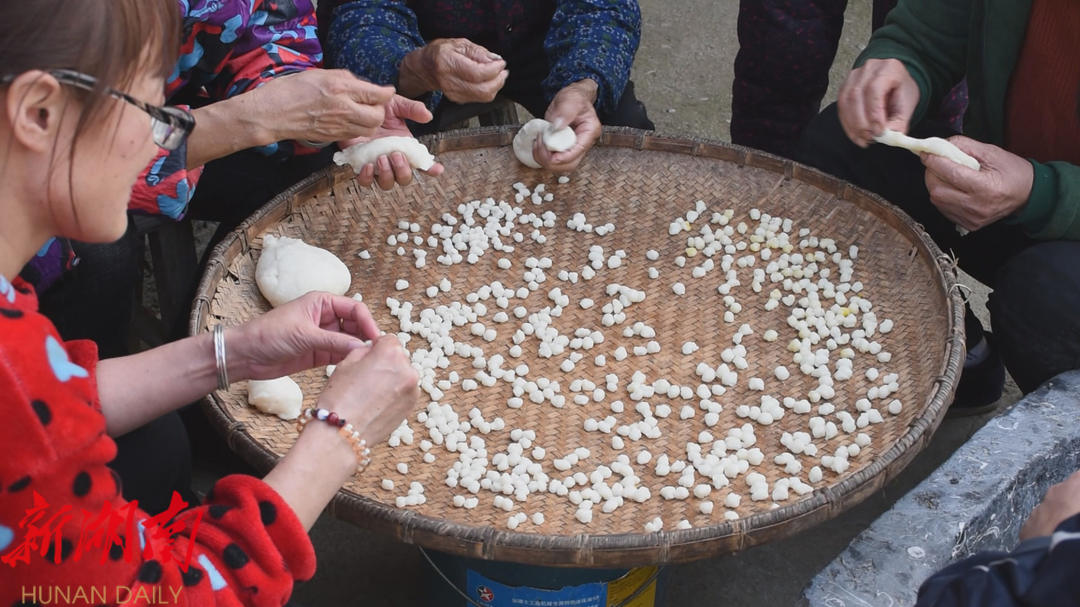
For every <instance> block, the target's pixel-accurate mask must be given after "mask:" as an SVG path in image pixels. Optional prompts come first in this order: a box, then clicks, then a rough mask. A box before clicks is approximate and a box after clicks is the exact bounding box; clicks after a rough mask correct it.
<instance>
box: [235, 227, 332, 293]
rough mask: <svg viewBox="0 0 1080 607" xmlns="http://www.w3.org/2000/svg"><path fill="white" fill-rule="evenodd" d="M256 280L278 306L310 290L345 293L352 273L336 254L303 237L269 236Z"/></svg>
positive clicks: (257, 269)
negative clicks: (305, 240)
mask: <svg viewBox="0 0 1080 607" xmlns="http://www.w3.org/2000/svg"><path fill="white" fill-rule="evenodd" d="M255 283H256V284H257V285H259V291H260V292H262V294H263V297H265V298H266V299H267V301H269V302H270V305H272V306H274V307H275V308H276V307H278V306H280V305H282V304H285V303H288V302H290V301H292V300H294V299H296V298H298V297H300V296H302V295H304V294H305V293H308V292H310V291H328V292H330V293H333V294H335V295H344V294H345V291H348V290H349V285H350V284H351V283H352V273H351V272H349V268H348V267H346V266H345V264H344V263H342V261H341V260H340V259H338V258H337V256H336V255H334V254H333V253H331V252H330V251H327V250H326V249H320V248H319V247H313V246H311V245H309V244H308V243H306V242H304V241H303V240H299V239H296V238H289V237H287V236H282V237H280V238H279V237H277V236H272V235H269V234H268V235H266V236H264V237H263V248H262V254H261V255H260V256H259V263H258V264H256V266H255Z"/></svg>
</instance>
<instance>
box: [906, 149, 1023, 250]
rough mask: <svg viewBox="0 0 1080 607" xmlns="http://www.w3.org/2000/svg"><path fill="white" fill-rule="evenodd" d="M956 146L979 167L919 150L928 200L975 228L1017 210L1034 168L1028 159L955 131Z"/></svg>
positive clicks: (960, 222) (949, 215) (954, 220)
mask: <svg viewBox="0 0 1080 607" xmlns="http://www.w3.org/2000/svg"><path fill="white" fill-rule="evenodd" d="M949 141H951V142H952V143H953V144H954V145H956V147H958V148H960V149H961V150H963V151H965V152H967V153H968V154H970V155H971V156H974V157H975V159H976V160H978V161H979V164H980V165H982V167H981V169H980V170H978V171H975V170H972V169H969V168H967V167H964V166H961V165H959V164H957V163H955V162H953V161H951V160H949V159H947V158H942V157H941V156H935V155H933V154H925V153H924V154H921V155H920V157H921V158H922V162H923V164H924V165H925V166H926V189H927V190H928V191H929V192H930V202H932V203H934V206H936V207H937V208H938V210H939V211H941V214H942V215H944V216H946V217H948V218H949V219H950V220H952V221H953V222H954V223H956V224H957V225H959V226H961V227H964V228H966V229H968V230H972V231H974V230H978V229H979V228H981V227H984V226H987V225H989V224H991V223H994V222H995V221H998V220H999V219H1002V218H1003V217H1006V216H1008V215H1010V214H1012V213H1015V212H1017V211H1018V210H1020V209H1021V208H1022V207H1023V206H1024V205H1025V204H1027V200H1028V196H1030V195H1031V185H1032V182H1033V180H1034V179H1035V172H1034V169H1033V168H1032V166H1031V163H1030V162H1028V161H1027V160H1025V159H1023V158H1021V157H1019V156H1017V155H1016V154H1013V153H1011V152H1007V151H1005V150H1003V149H1001V148H999V147H997V146H995V145H989V144H986V143H980V142H978V141H975V140H974V139H969V138H967V137H964V136H961V135H957V136H955V137H951V138H949Z"/></svg>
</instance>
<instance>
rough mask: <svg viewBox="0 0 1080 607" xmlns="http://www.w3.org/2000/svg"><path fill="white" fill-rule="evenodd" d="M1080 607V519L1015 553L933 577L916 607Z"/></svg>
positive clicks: (984, 556)
mask: <svg viewBox="0 0 1080 607" xmlns="http://www.w3.org/2000/svg"><path fill="white" fill-rule="evenodd" d="M1021 605H1023V606H1024V607H1058V606H1063V605H1080V515H1077V516H1073V517H1072V518H1069V519H1067V520H1065V522H1063V523H1062V524H1061V525H1059V526H1058V528H1057V529H1056V530H1055V531H1054V533H1053V535H1051V536H1049V537H1039V538H1032V539H1030V540H1027V541H1025V542H1022V543H1021V544H1020V545H1019V546H1017V547H1016V549H1015V550H1013V551H1012V552H981V553H979V554H976V555H974V556H971V557H969V558H966V559H964V560H962V561H960V562H958V563H954V564H952V565H949V566H948V567H946V568H945V569H942V570H941V571H939V572H937V573H935V574H934V575H933V576H931V577H930V578H929V579H927V580H926V582H924V583H923V585H922V587H921V588H920V589H919V601H918V603H916V607H969V606H970V607H975V606H978V607H1014V606H1021Z"/></svg>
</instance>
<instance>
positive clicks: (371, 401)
mask: <svg viewBox="0 0 1080 607" xmlns="http://www.w3.org/2000/svg"><path fill="white" fill-rule="evenodd" d="M418 382H419V375H418V374H417V372H416V370H415V369H413V367H412V364H410V362H409V355H408V353H407V352H406V351H405V348H403V347H402V346H401V342H400V341H398V338H397V337H396V336H394V335H384V336H382V337H380V338H378V339H377V340H376V341H375V343H374V345H373V346H372V347H371V349H370V350H369V351H356V352H353V353H351V354H349V355H348V356H347V357H346V358H345V360H343V361H342V362H341V363H340V364H339V365H338V366H337V369H335V370H334V375H333V376H332V377H331V378H330V383H329V384H327V386H326V390H324V391H323V393H322V396H320V397H319V406H321V407H325V408H327V409H329V410H331V411H335V412H337V413H338V414H339V415H341V416H342V417H344V418H345V419H347V420H349V423H351V424H352V425H353V428H355V429H356V430H357V431H358V432H360V434H361V435H362V436H363V437H364V438H365V439H367V441H368V444H369V445H373V444H376V443H377V442H380V441H382V440H384V439H386V437H387V436H389V435H390V433H391V432H392V431H393V430H394V428H397V427H398V426H399V425H400V424H401V420H403V419H405V418H406V417H408V415H409V412H410V411H412V408H413V407H414V406H415V405H416V401H417V398H418V397H419V395H420V389H419V387H418V385H417V384H418Z"/></svg>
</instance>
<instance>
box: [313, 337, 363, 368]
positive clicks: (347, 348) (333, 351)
mask: <svg viewBox="0 0 1080 607" xmlns="http://www.w3.org/2000/svg"><path fill="white" fill-rule="evenodd" d="M309 345H310V346H311V349H312V350H314V351H315V352H324V353H326V354H328V355H329V356H330V358H331V359H332V360H335V361H337V360H341V359H343V358H345V357H346V356H353V357H357V358H363V357H364V356H365V355H367V353H368V352H370V351H371V345H369V344H368V343H366V342H364V341H362V340H360V339H358V338H357V337H355V336H352V335H349V334H347V333H339V332H337V331H327V330H325V329H318V330H317V332H316V333H315V334H314V335H312V336H311V339H310V344H309Z"/></svg>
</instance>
